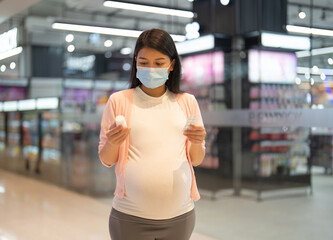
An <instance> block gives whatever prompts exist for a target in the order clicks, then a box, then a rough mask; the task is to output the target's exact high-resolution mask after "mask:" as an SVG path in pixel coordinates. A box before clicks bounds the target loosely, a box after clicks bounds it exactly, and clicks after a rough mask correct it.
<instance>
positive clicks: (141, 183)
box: [125, 160, 192, 210]
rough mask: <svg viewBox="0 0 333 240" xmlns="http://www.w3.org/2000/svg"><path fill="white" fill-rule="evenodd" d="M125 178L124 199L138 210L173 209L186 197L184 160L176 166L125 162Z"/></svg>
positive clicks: (187, 183) (188, 171)
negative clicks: (125, 197) (138, 208)
mask: <svg viewBox="0 0 333 240" xmlns="http://www.w3.org/2000/svg"><path fill="white" fill-rule="evenodd" d="M125 179H126V182H125V184H126V195H127V198H128V200H130V201H131V202H132V203H135V204H136V205H137V206H138V207H140V208H141V209H142V210H144V209H145V208H150V209H151V208H157V209H158V208H177V206H178V207H179V206H180V205H182V204H185V203H186V202H188V201H189V198H190V190H191V182H192V175H191V169H190V165H189V163H188V162H187V161H186V160H185V161H183V162H180V163H179V164H178V166H168V165H167V164H164V165H163V166H162V165H155V166H145V165H144V164H143V162H141V164H138V163H136V162H129V163H128V166H127V169H126V178H125Z"/></svg>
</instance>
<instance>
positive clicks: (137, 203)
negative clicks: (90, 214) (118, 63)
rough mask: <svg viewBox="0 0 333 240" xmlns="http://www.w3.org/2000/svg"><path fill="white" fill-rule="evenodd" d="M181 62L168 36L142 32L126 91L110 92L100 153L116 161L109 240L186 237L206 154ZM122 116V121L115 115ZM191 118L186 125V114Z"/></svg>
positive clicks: (107, 160)
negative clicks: (198, 170)
mask: <svg viewBox="0 0 333 240" xmlns="http://www.w3.org/2000/svg"><path fill="white" fill-rule="evenodd" d="M180 80H181V64H180V60H179V56H178V53H177V50H176V47H175V44H174V42H173V40H172V38H171V36H170V35H169V34H168V33H167V32H165V31H163V30H160V29H151V30H147V31H144V32H143V33H142V34H141V35H140V36H139V38H138V40H137V42H136V46H135V50H134V58H133V63H132V72H131V79H130V82H131V86H130V89H127V90H124V91H120V92H117V93H114V94H112V95H111V96H110V98H109V100H108V102H107V105H106V107H105V110H104V114H103V117H102V121H101V132H100V142H99V156H100V159H101V161H102V163H103V164H104V165H105V166H107V167H111V166H112V165H114V164H115V165H116V166H115V172H116V176H117V186H116V190H115V198H114V200H113V206H112V210H111V214H110V219H109V229H110V235H111V238H112V240H133V239H136V240H155V239H160V240H188V239H189V238H190V236H191V234H192V231H193V228H194V225H195V212H194V201H197V200H198V199H199V198H200V195H199V192H198V189H197V185H196V180H195V176H194V171H193V166H197V165H199V164H200V163H201V162H202V160H203V158H204V155H205V140H204V139H205V135H206V132H205V128H204V126H203V122H202V117H201V113H200V109H199V107H198V104H197V101H196V99H195V97H194V96H193V95H190V94H187V93H184V92H182V91H180ZM119 115H122V116H124V117H125V120H126V124H127V125H126V124H125V125H124V126H122V125H119V126H117V124H116V117H117V116H119ZM190 116H191V119H192V116H197V118H196V119H197V120H196V122H195V124H192V125H190V127H189V128H187V130H184V126H185V125H187V121H188V119H190Z"/></svg>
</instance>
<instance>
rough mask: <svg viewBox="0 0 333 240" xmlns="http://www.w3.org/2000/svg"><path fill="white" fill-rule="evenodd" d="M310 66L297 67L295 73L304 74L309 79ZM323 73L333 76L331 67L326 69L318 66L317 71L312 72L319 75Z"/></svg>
mask: <svg viewBox="0 0 333 240" xmlns="http://www.w3.org/2000/svg"><path fill="white" fill-rule="evenodd" d="M310 71H311V68H307V67H297V73H298V74H304V75H305V78H306V79H310V73H309V72H310ZM322 73H324V74H325V75H326V76H333V69H327V68H318V71H317V72H316V73H312V74H313V75H320V74H322Z"/></svg>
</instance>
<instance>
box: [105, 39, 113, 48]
mask: <svg viewBox="0 0 333 240" xmlns="http://www.w3.org/2000/svg"><path fill="white" fill-rule="evenodd" d="M104 46H105V47H111V46H112V41H111V40H106V41H105V42H104Z"/></svg>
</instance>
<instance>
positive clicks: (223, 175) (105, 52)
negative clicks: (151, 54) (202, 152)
mask: <svg viewBox="0 0 333 240" xmlns="http://www.w3.org/2000/svg"><path fill="white" fill-rule="evenodd" d="M124 2H125V1H104V0H94V1H91V0H24V1H20V0H0V169H1V170H4V171H8V172H10V173H15V174H18V175H20V176H24V177H28V178H31V179H35V180H38V181H41V182H45V183H48V184H52V185H56V186H59V187H61V188H63V189H67V190H70V191H74V192H76V193H80V194H83V195H87V196H89V197H93V198H96V199H104V200H105V202H108V203H109V200H108V199H112V196H113V191H114V189H115V184H116V179H115V174H114V171H113V168H111V170H110V169H108V168H105V167H103V165H102V164H101V163H100V161H99V158H98V152H97V150H98V149H97V146H98V141H99V131H100V120H101V116H102V113H103V110H104V107H105V104H106V102H107V100H108V97H109V96H110V94H112V93H114V92H117V91H119V90H123V89H126V88H128V86H129V85H128V79H129V76H130V69H131V59H132V57H133V53H132V52H133V48H134V45H135V41H136V37H137V36H138V35H139V34H140V32H141V31H143V30H146V29H150V28H162V29H164V30H166V31H168V32H169V33H170V34H172V36H173V38H174V40H175V42H176V46H177V49H178V52H179V54H180V55H181V62H182V68H183V69H182V89H183V90H185V91H186V92H189V93H191V94H194V95H195V96H196V98H197V100H198V102H199V105H200V109H201V112H202V115H203V118H204V123H205V127H206V131H207V136H206V157H205V159H204V161H203V163H202V164H201V165H200V166H198V167H196V169H195V172H196V176H197V181H198V186H199V191H200V192H201V194H202V196H203V198H204V199H205V200H204V201H207V203H206V204H207V208H208V209H209V207H210V206H212V207H213V205H214V204H215V205H214V207H216V205H217V204H216V202H217V201H219V200H221V198H222V199H223V198H225V197H226V196H227V197H229V198H230V197H231V196H232V197H233V198H235V199H239V198H241V199H243V198H244V196H247V197H245V199H246V201H248V202H249V204H250V205H251V204H253V202H255V203H256V204H259V206H260V204H263V205H261V206H264V203H265V200H266V198H269V197H270V196H271V195H274V196H277V197H278V199H284V198H287V199H288V198H289V197H290V196H289V195H291V196H293V194H298V193H299V191H300V190H301V191H302V190H304V191H303V195H302V196H301V197H297V198H298V200H299V201H302V200H300V199H303V200H304V201H306V200H308V199H315V195H316V191H317V189H316V186H314V184H313V183H314V181H315V182H320V183H323V184H325V183H329V184H331V183H332V182H333V178H332V172H333V171H332V169H333V93H332V92H333V67H332V66H333V27H332V26H333V0H265V1H263V0H230V1H229V0H221V1H220V0H167V1H162V0H159V1H157V0H130V1H126V3H130V4H129V5H126V6H125V5H124V4H123V5H121V4H118V3H124ZM133 4H138V5H143V6H144V7H146V9H145V10H144V11H145V12H140V11H138V7H137V5H134V7H133ZM149 6H150V8H149ZM151 7H154V8H151ZM161 9H162V10H163V11H162V12H166V13H165V14H162V13H158V11H160V10H161ZM172 10H177V11H172ZM316 174H317V175H318V174H319V175H320V176H319V177H320V180H318V179H317V180H316V177H318V176H316ZM1 184H2V182H1V181H0V190H1V186H2V185H1ZM2 188H4V186H2ZM318 189H322V190H323V189H325V188H323V187H322V186H321V185H320V186H318ZM318 191H319V190H318ZM323 191H332V189H328V188H327V189H326V190H323ZM248 196H250V197H248ZM327 196H329V195H327ZM235 201H238V200H235ZM246 201H245V202H246ZM0 204H1V191H0ZM210 204H211V205H210ZM242 204H246V203H242ZM109 205H110V204H109ZM276 205H278V204H276ZM235 206H236V208H237V205H235ZM244 206H246V205H244ZM259 206H256V207H257V208H258V209H260V207H259ZM329 207H330V211H331V213H332V206H327V208H329ZM244 208H246V207H244ZM203 211H206V210H203ZM304 211H306V210H304ZM199 214H200V213H199ZM222 214H223V213H222ZM0 218H1V214H0ZM216 219H218V218H216ZM216 221H219V220H216ZM0 222H1V220H0ZM327 222H329V219H327ZM327 222H326V223H327ZM330 222H331V223H332V224H333V222H332V218H331V220H330ZM212 224H213V223H212ZM216 224H217V223H216ZM213 225H214V224H213ZM198 229H199V231H200V232H202V233H205V234H206V235H207V236H212V237H215V238H217V239H246V238H241V237H239V238H222V237H221V238H220V236H222V235H220V232H218V230H212V229H206V230H205V229H204V227H202V225H201V226H200V225H199V226H198ZM216 229H218V227H216ZM0 230H1V226H0ZM214 231H215V232H214ZM230 234H231V233H230ZM276 234H277V235H274V236H273V235H271V236H273V238H271V239H277V236H278V233H276ZM231 235H232V234H231ZM235 236H237V235H235ZM265 236H266V237H267V236H268V235H265ZM299 236H300V235H294V237H295V238H288V237H285V238H284V239H301V238H298V237H299ZM322 236H323V237H324V238H315V237H314V238H306V237H309V236H305V237H304V238H302V239H329V236H330V237H332V235H330V233H327V235H322ZM253 237H254V238H251V239H268V238H264V237H263V238H260V237H255V235H253ZM274 237H276V238H274ZM0 239H1V231H0ZM96 239H99V238H96ZM249 239H250V238H249Z"/></svg>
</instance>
